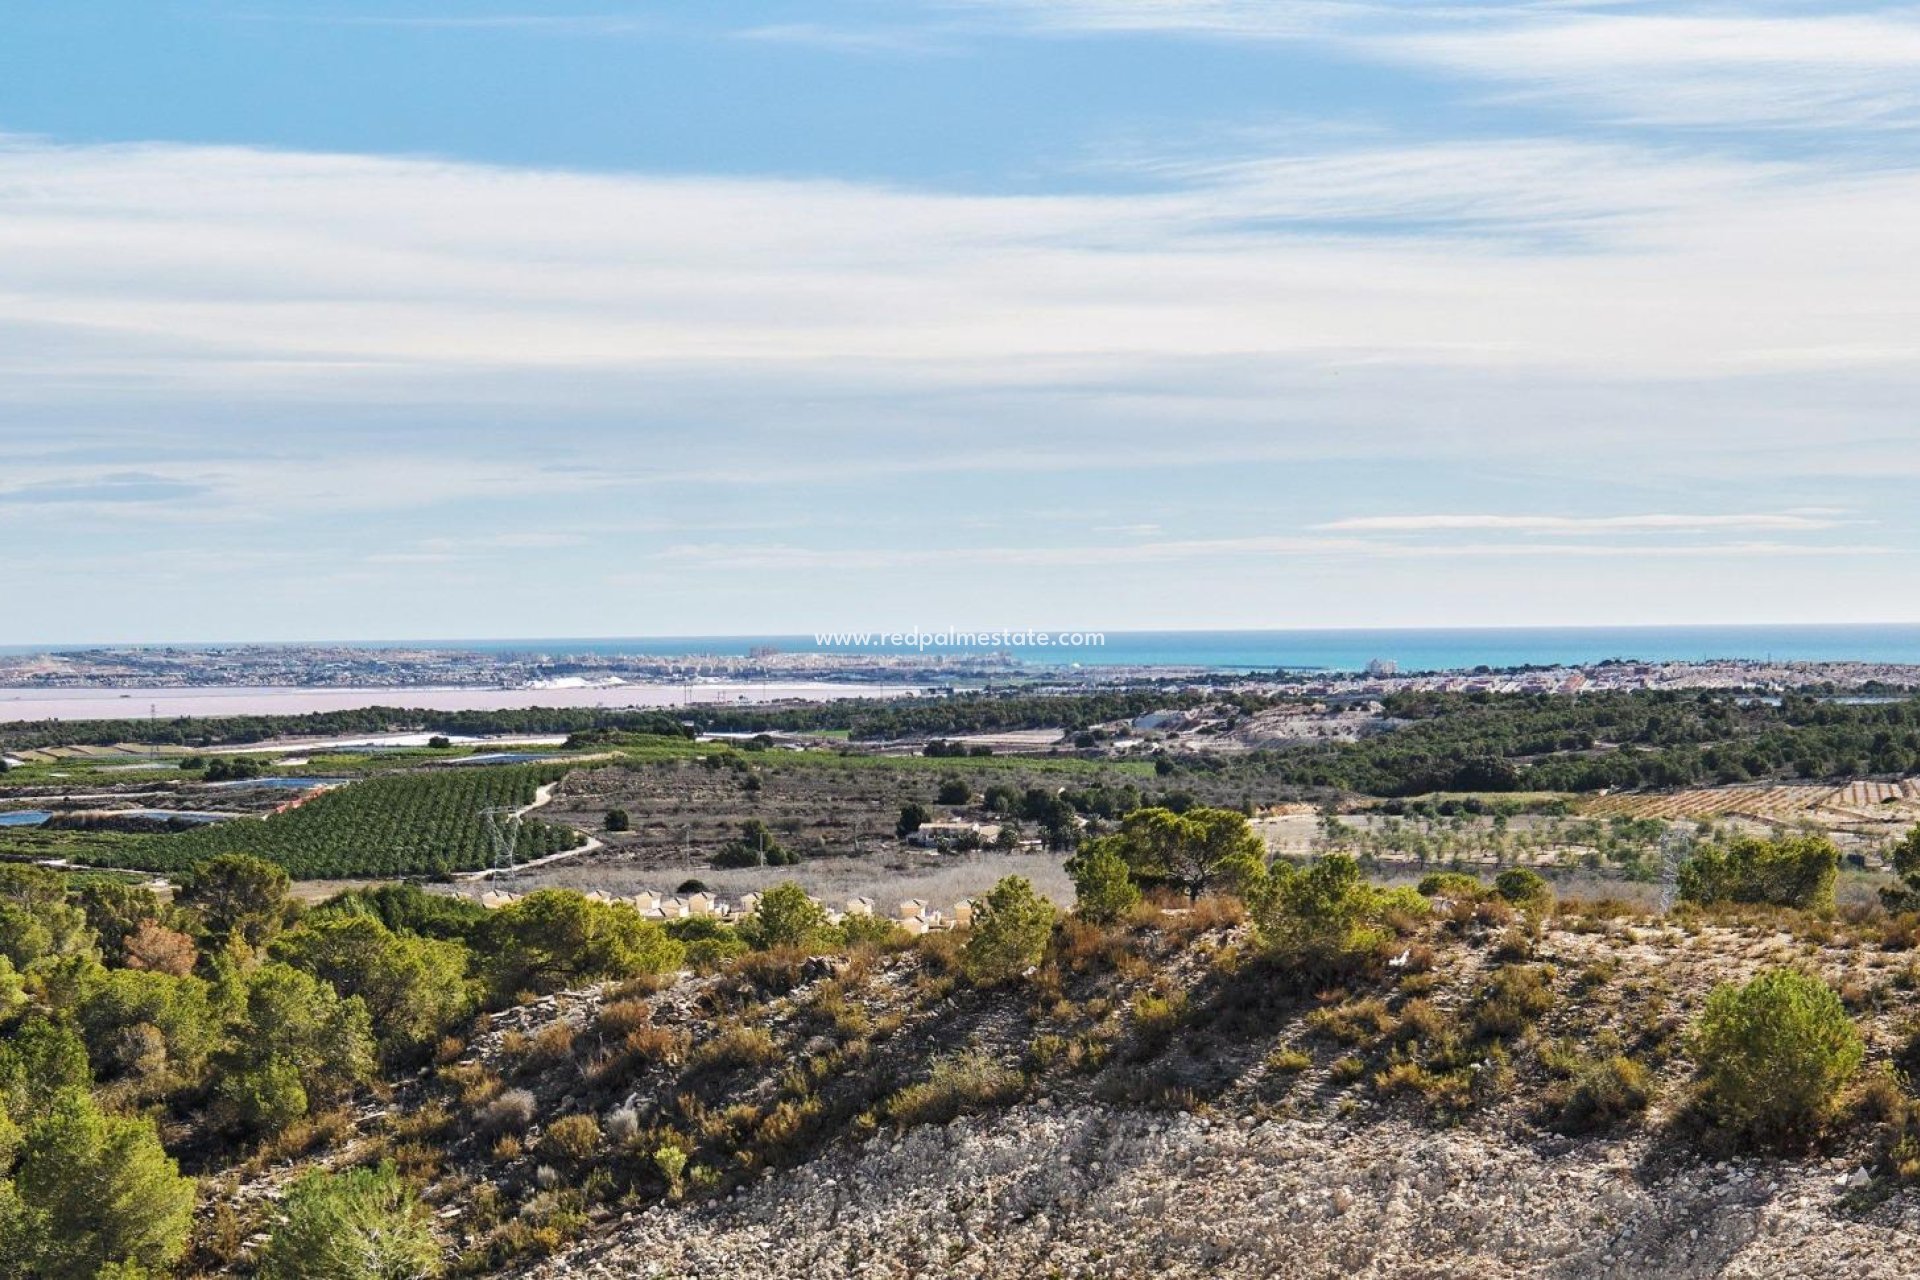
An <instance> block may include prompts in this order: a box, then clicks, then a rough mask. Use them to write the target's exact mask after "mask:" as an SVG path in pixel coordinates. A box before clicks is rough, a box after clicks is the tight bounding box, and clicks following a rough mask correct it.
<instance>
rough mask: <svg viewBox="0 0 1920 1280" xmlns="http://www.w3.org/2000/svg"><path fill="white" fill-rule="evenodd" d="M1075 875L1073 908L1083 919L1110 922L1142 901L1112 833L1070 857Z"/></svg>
mask: <svg viewBox="0 0 1920 1280" xmlns="http://www.w3.org/2000/svg"><path fill="white" fill-rule="evenodd" d="M1067 874H1068V875H1069V876H1071V877H1073V896H1074V902H1073V910H1074V914H1076V915H1078V916H1080V917H1081V918H1082V919H1086V920H1092V921H1095V922H1097V923H1099V924H1111V923H1113V922H1114V921H1115V920H1119V919H1122V918H1124V917H1125V916H1126V915H1127V914H1128V913H1130V912H1131V911H1132V910H1133V909H1134V908H1135V907H1136V906H1138V905H1139V904H1140V888H1139V886H1138V885H1136V884H1134V882H1133V873H1132V872H1131V871H1130V870H1129V868H1128V866H1127V860H1126V858H1125V856H1124V855H1123V854H1122V853H1121V851H1120V849H1119V848H1118V847H1117V845H1116V843H1115V840H1114V838H1113V837H1111V836H1103V837H1101V838H1099V839H1097V840H1089V841H1087V842H1086V843H1085V844H1083V845H1081V846H1080V851H1079V852H1078V853H1076V854H1074V856H1073V857H1071V858H1069V859H1067Z"/></svg>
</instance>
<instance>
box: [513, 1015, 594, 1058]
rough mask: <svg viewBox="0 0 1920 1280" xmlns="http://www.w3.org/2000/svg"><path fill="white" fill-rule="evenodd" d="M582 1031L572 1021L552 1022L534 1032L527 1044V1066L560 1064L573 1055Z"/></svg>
mask: <svg viewBox="0 0 1920 1280" xmlns="http://www.w3.org/2000/svg"><path fill="white" fill-rule="evenodd" d="M579 1036H580V1031H579V1029H578V1028H577V1027H575V1026H574V1025H573V1024H572V1023H571V1022H550V1023H548V1024H547V1025H546V1026H544V1027H542V1028H540V1030H539V1031H538V1032H536V1033H535V1034H534V1037H533V1040H532V1042H531V1043H530V1044H529V1045H528V1046H527V1054H526V1060H525V1062H524V1064H523V1065H526V1066H558V1065H559V1064H561V1063H562V1062H566V1061H568V1060H570V1059H571V1058H572V1057H573V1045H574V1041H575V1040H577V1039H578V1038H579Z"/></svg>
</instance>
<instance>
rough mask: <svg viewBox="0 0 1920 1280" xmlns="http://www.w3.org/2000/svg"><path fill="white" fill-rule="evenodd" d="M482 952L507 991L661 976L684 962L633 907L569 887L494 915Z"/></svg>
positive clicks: (537, 894)
mask: <svg viewBox="0 0 1920 1280" xmlns="http://www.w3.org/2000/svg"><path fill="white" fill-rule="evenodd" d="M481 949H482V950H483V951H485V952H487V953H489V954H491V955H492V957H493V962H494V968H495V983H496V989H497V990H499V991H501V992H505V993H512V992H517V991H525V990H534V991H551V990H555V989H557V988H560V987H565V986H577V985H580V984H582V983H585V982H591V981H596V980H599V981H604V980H606V979H609V978H627V977H632V976H634V975H635V974H642V973H666V972H669V971H671V970H674V969H678V968H679V967H680V965H681V964H682V963H683V962H684V961H685V959H686V950H685V948H683V947H682V946H681V945H680V944H679V943H678V942H676V941H675V940H674V939H672V938H671V937H669V936H667V934H666V932H665V931H664V930H662V929H661V927H660V926H659V925H658V924H655V923H654V922H653V921H651V920H646V919H643V918H641V915H640V913H639V912H637V911H635V910H634V909H633V908H632V907H629V906H626V905H625V904H623V903H617V902H595V901H593V900H592V899H590V898H588V897H587V896H586V895H584V894H580V893H575V892H573V891H572V890H569V889H536V890H534V891H533V892H532V893H529V894H528V895H527V896H526V897H524V898H522V899H520V900H519V901H518V902H514V903H512V904H510V905H508V906H505V907H502V908H500V910H498V911H496V912H494V913H493V915H492V916H491V917H490V918H489V919H488V920H487V922H486V924H485V925H484V926H483V928H482V930H481Z"/></svg>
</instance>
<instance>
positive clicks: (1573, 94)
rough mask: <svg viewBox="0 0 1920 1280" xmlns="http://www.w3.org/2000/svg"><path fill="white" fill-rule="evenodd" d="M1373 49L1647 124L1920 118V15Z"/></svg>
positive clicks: (1554, 22) (1697, 20)
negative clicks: (1521, 87)
mask: <svg viewBox="0 0 1920 1280" xmlns="http://www.w3.org/2000/svg"><path fill="white" fill-rule="evenodd" d="M1360 44H1361V46H1362V47H1363V48H1370V49H1372V50H1374V51H1375V52H1378V53H1387V54H1390V55H1395V56H1400V57H1405V58H1408V59H1411V60H1413V61H1416V62H1420V63H1425V64H1428V65H1433V66H1439V67H1444V68H1448V69H1450V70H1454V71H1459V72H1464V73H1467V74H1471V75H1474V76H1479V77H1482V78H1485V79H1487V80H1491V81H1496V82H1501V83H1506V84H1511V85H1519V86H1525V87H1528V88H1531V89H1533V90H1535V91H1537V92H1539V93H1540V94H1542V95H1545V96H1548V97H1550V98H1552V99H1554V100H1558V101H1564V102H1568V103H1572V104H1575V105H1580V106H1584V107H1586V108H1588V109H1590V110H1593V111H1596V112H1598V113H1600V114H1603V115H1606V116H1608V117H1611V118H1614V119H1618V120H1622V121H1629V122H1636V123H1645V124H1663V125H1690V126H1693V125H1697V126H1712V127H1718V128H1735V129H1751V128H1759V127H1792V128H1809V129H1822V130H1834V129H1842V128H1859V127H1861V126H1877V125H1901V126H1912V125H1915V124H1920V15H1917V14H1916V13H1915V12H1914V11H1912V10H1898V9H1894V10H1887V9H1878V10H1870V11H1866V12H1858V11H1856V12H1851V13H1848V12H1838V13H1834V12H1828V13H1798V14H1790V15H1778V16H1767V15H1756V14H1742V13H1729V12H1726V11H1717V12H1716V11H1711V10H1703V11H1701V12H1697V13H1688V12H1684V11H1681V12H1667V13H1646V12H1595V13H1559V14H1551V13H1550V14H1534V15H1529V16H1528V17H1526V18H1523V19H1522V20H1520V21H1509V22H1500V23H1497V24H1489V25H1484V26H1482V25H1475V26H1473V27H1470V28H1464V29H1459V30H1452V31H1430V32H1424V33H1419V34H1411V35H1405V36H1387V37H1361V38H1360Z"/></svg>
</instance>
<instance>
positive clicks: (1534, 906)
mask: <svg viewBox="0 0 1920 1280" xmlns="http://www.w3.org/2000/svg"><path fill="white" fill-rule="evenodd" d="M1493 891H1494V892H1495V893H1497V894H1499V895H1500V896H1501V897H1503V898H1505V899H1506V900H1507V901H1508V902H1511V903H1512V904H1513V905H1514V906H1516V907H1525V908H1527V909H1528V910H1529V911H1532V912H1535V913H1536V914H1538V913H1541V912H1544V911H1546V910H1548V909H1549V908H1551V907H1552V906H1553V886H1552V885H1550V884H1548V883H1547V878H1546V877H1545V876H1543V875H1541V874H1540V873H1539V872H1538V871H1532V870H1529V869H1528V868H1526V867H1508V868H1507V869H1506V870H1505V871H1502V872H1501V873H1500V874H1499V875H1497V876H1495V877H1494V878H1493Z"/></svg>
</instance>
